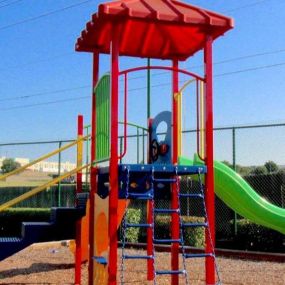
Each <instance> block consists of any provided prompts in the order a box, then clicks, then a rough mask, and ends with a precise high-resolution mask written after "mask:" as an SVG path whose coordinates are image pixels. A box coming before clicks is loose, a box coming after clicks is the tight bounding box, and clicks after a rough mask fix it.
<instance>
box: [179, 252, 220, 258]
mask: <svg viewBox="0 0 285 285" xmlns="http://www.w3.org/2000/svg"><path fill="white" fill-rule="evenodd" d="M184 257H185V258H203V257H215V255H214V254H213V253H185V254H184Z"/></svg>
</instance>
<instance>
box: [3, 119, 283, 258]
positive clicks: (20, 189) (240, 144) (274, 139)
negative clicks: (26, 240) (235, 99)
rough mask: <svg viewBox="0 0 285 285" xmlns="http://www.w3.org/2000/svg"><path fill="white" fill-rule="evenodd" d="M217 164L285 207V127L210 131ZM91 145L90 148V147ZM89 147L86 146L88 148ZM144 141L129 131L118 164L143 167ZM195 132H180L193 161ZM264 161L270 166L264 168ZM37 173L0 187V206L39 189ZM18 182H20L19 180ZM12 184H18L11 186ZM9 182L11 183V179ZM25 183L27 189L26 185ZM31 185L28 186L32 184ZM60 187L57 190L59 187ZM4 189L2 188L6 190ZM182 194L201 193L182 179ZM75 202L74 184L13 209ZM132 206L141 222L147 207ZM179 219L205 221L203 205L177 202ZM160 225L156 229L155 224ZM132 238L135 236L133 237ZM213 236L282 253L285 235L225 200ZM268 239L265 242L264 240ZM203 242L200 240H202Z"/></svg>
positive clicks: (15, 149) (35, 149)
mask: <svg viewBox="0 0 285 285" xmlns="http://www.w3.org/2000/svg"><path fill="white" fill-rule="evenodd" d="M68 142H69V141H53V142H31V143H13V144H12V143H10V144H9V143H6V144H0V157H10V158H16V157H18V158H29V159H30V160H31V159H35V158H37V157H38V156H39V155H42V154H45V153H47V152H49V151H51V150H53V149H55V148H58V147H59V146H63V145H64V144H66V143H68ZM214 142H215V144H214V145H215V160H219V161H223V162H225V163H226V164H227V165H229V166H230V167H232V168H233V169H234V170H236V171H237V172H238V173H239V174H240V175H241V176H242V177H243V178H244V179H245V180H246V181H247V182H248V183H249V184H250V185H251V187H252V188H253V189H254V190H255V191H256V192H257V193H258V194H259V195H260V196H262V197H263V198H264V199H266V200H268V201H269V202H271V203H273V204H274V205H276V206H278V207H282V208H285V174H284V173H285V171H284V169H285V153H284V152H283V151H282V149H283V144H284V142H285V124H272V125H256V126H235V127H226V128H216V129H215V131H214ZM89 147H90V145H89ZM89 147H88V148H89ZM119 147H120V152H121V153H123V150H124V144H123V138H122V137H121V138H119ZM147 149H148V140H147V132H146V131H145V130H143V129H141V128H140V129H137V130H136V131H135V132H129V136H128V149H127V154H126V156H125V157H124V158H123V159H122V160H121V162H122V163H147ZM196 149H197V145H196V131H195V130H185V131H184V132H183V153H184V156H187V157H189V158H193V156H194V154H195V153H196ZM75 154H76V151H75V150H74V149H73V150H68V151H66V152H64V153H62V154H61V155H57V156H56V157H54V158H53V159H52V160H48V161H50V162H57V166H59V165H63V164H64V163H66V162H71V163H74V164H75V161H76V157H75ZM84 157H86V159H85V160H86V161H88V160H90V158H89V157H88V151H87V152H85V153H84ZM267 162H273V163H269V164H267V165H266V163H267ZM62 172H64V170H61V171H59V168H57V169H56V170H55V171H54V175H59V174H60V173H62ZM39 173H41V170H40V169H39V171H38V172H37V173H36V172H34V174H36V175H34V176H33V177H32V179H31V180H32V181H31V180H30V181H28V182H27V181H26V182H25V181H24V182H23V181H22V180H21V179H22V178H21V176H16V177H15V178H14V179H15V180H14V183H16V182H17V183H16V186H15V185H14V186H11V185H9V180H7V183H8V184H7V185H6V186H3V185H0V186H1V188H2V189H1V195H0V203H4V202H5V201H8V200H9V199H11V198H13V197H15V196H18V195H19V194H21V193H24V192H26V191H28V190H29V189H31V188H32V186H31V185H38V184H39V183H40V182H42V180H44V179H51V177H50V176H49V174H47V175H46V177H45V178H43V177H42V176H40V175H39ZM87 176H88V173H86V175H83V181H84V185H85V191H88V188H89V183H88V182H89V181H88V179H87V178H86V177H87ZM17 179H18V181H17ZM15 181H16V182H15ZM10 183H12V182H11V181H10ZM25 184H26V185H25ZM30 184H31V185H30ZM58 186H59V187H58ZM5 187H6V189H5ZM180 189H181V191H182V192H186V191H191V192H192V193H195V192H197V191H199V185H198V183H197V178H195V177H186V178H184V179H182V180H181V185H180ZM74 199H75V185H72V184H68V185H64V184H60V185H57V186H53V187H51V188H50V189H47V190H46V191H44V192H42V193H40V194H38V195H36V196H35V197H32V198H30V199H29V200H27V201H24V202H22V203H21V204H19V205H17V207H51V206H68V207H69V206H70V207H71V206H73V205H74ZM169 206H170V205H169V201H167V200H159V201H156V207H158V208H159V207H161V208H167V207H169ZM130 208H133V209H138V210H139V211H140V219H142V220H144V219H145V218H146V214H145V213H146V205H145V203H142V202H139V201H132V203H131V205H130ZM181 209H182V216H183V217H186V216H190V217H194V219H196V220H201V219H203V207H202V205H201V204H199V203H197V202H196V201H193V199H192V200H191V199H184V200H183V201H181ZM156 223H157V225H158V227H157V228H158V231H157V232H156V235H157V237H159V236H160V237H165V236H167V235H169V233H170V221H169V220H168V218H166V217H165V218H163V217H162V218H161V219H156ZM159 224H160V225H159ZM138 231H140V233H139V235H138V236H137V237H135V238H134V237H132V240H133V241H140V242H145V239H146V234H145V232H144V231H143V230H138ZM133 236H136V235H133ZM195 236H198V238H197V239H198V241H190V240H189V242H188V243H189V244H191V245H193V244H194V245H197V244H198V245H201V241H203V234H200V233H197V234H195ZM216 237H217V246H220V247H232V248H233V247H235V248H244V249H257V250H259V249H265V250H269V251H279V252H284V245H283V240H284V236H283V235H281V234H279V233H277V232H276V231H273V230H272V231H271V230H268V229H266V228H264V227H262V226H259V225H256V224H254V223H252V222H249V221H247V220H246V219H244V218H243V217H241V216H239V215H238V214H236V213H235V212H234V211H233V210H232V209H230V208H229V207H227V206H226V205H225V204H224V202H223V201H221V200H220V199H219V198H216ZM265 239H266V241H264V240H265ZM202 243H203V242H202Z"/></svg>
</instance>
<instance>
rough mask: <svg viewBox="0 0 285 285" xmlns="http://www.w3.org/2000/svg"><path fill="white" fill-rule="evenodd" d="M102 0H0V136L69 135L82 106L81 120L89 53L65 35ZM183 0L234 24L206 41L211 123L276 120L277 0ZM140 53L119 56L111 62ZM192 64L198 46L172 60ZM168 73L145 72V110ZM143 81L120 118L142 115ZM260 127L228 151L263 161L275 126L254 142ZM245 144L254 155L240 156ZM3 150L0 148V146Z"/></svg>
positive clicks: (280, 11) (280, 50) (2, 139)
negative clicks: (210, 48)
mask: <svg viewBox="0 0 285 285" xmlns="http://www.w3.org/2000/svg"><path fill="white" fill-rule="evenodd" d="M102 2H103V1H95V0H94V1H92V0H91V1H90V0H89V1H88V0H85V1H83V0H76V1H75V0H70V1H66V0H65V1H63V0H58V1H55V0H1V1H0V15H1V16H0V35H1V40H0V58H1V59H0V62H1V65H0V129H1V133H0V143H7V142H20V141H42V140H64V139H71V138H74V137H75V136H76V118H77V115H78V114H82V115H84V118H85V123H86V124H88V123H90V111H91V107H90V103H91V78H92V74H91V71H92V65H91V63H92V58H91V55H90V54H88V53H78V52H75V50H74V45H75V42H76V39H77V37H78V36H79V35H80V32H81V31H82V30H83V29H84V27H85V24H86V22H87V21H89V20H90V19H91V15H92V14H93V13H95V12H96V10H97V6H98V4H99V3H102ZM184 2H187V3H189V4H194V5H197V6H201V7H203V8H207V9H210V10H214V11H216V12H219V13H223V14H225V15H228V16H231V17H233V18H234V21H235V27H234V29H233V30H231V31H229V32H228V33H226V34H225V36H224V37H221V38H219V39H217V40H216V42H215V44H214V63H215V65H214V112H215V115H214V125H215V126H216V127H220V126H232V125H244V124H250V125H251V124H259V123H276V122H278V123H283V122H285V118H284V106H285V96H284V90H285V80H284V77H285V36H284V29H283V26H284V19H285V1H280V0H263V1H257V0H240V1H229V0H217V1H206V0H200V1H199V0H191V1H189V0H185V1H184ZM145 63H146V61H145V60H134V59H130V58H123V59H122V60H121V63H120V67H121V68H122V69H123V68H126V67H129V66H136V65H144V64H145ZM155 63H158V62H157V61H155ZM166 63H167V62H163V63H162V64H166ZM200 64H201V55H199V54H198V55H197V56H195V57H193V58H190V59H189V60H188V61H187V62H183V63H181V67H183V68H189V69H190V68H191V67H192V70H193V71H195V72H197V73H199V72H201V68H200V67H199V65H200ZM108 70H109V58H108V56H102V57H101V66H100V73H101V74H103V73H104V72H107V71H108ZM167 79H168V77H167V75H160V74H153V76H152V80H151V83H152V85H153V88H152V97H153V99H152V100H153V101H152V115H153V116H155V115H156V114H157V113H158V112H159V111H161V110H163V109H169V108H170V100H169V101H168V100H161V97H160V96H159V95H157V94H161V93H163V92H165V93H167V92H168V91H167V90H166V89H167V88H164V87H159V86H158V87H157V86H156V85H159V84H161V83H165V82H167ZM132 84H133V86H134V87H133V89H136V88H138V87H141V88H143V87H145V81H144V80H139V79H133V81H132ZM135 87H136V88H135ZM130 88H131V87H130ZM144 91H145V90H144V89H141V90H134V91H133V92H132V93H131V92H130V104H129V105H130V118H129V119H130V120H131V121H132V122H134V123H138V124H141V125H146V120H145V116H146V115H145V114H146V111H145V100H144V98H145V97H144V96H145V95H144V94H145V92H144ZM138 98H140V99H138ZM137 105H139V107H138V106H137ZM192 107H194V106H192ZM138 109H140V110H142V111H140V112H138ZM189 112H191V108H190V109H189ZM184 123H185V124H184V127H185V128H192V127H193V126H194V125H195V123H194V122H191V121H190V122H188V121H186V122H184ZM282 131H283V132H284V130H282ZM263 134H264V132H263ZM259 137H260V134H259V133H258V132H256V135H255V133H254V132H253V133H250V134H245V133H244V134H240V136H239V150H237V151H238V153H239V155H240V161H241V162H242V163H244V164H252V163H254V162H257V163H262V162H263V161H264V160H266V159H267V156H262V159H260V161H259V160H258V157H259V158H260V157H261V153H263V152H264V148H266V147H269V148H272V152H273V150H274V149H275V150H276V149H279V148H280V151H279V152H281V149H282V143H283V142H284V136H282V134H281V132H280V134H279V133H278V135H276V137H277V139H274V137H273V138H272V137H271V136H270V135H266V136H263V139H262V143H260V142H259V139H258V138H259ZM226 140H227V143H224V139H223V137H222V136H221V137H220V138H218V139H217V143H218V145H223V144H224V145H228V147H227V149H228V148H229V151H227V154H226V155H223V149H222V148H219V147H217V153H219V157H221V159H222V158H228V157H229V159H230V158H231V154H230V147H231V140H230V138H227V139H226ZM272 141H273V143H272ZM276 143H277V144H278V145H276ZM249 149H252V151H249ZM244 150H246V151H244ZM248 151H249V154H248V153H247V152H248ZM252 152H255V153H256V155H254V156H252V157H253V158H252V159H249V157H250V156H251V155H252ZM3 153H4V154H5V151H4V152H2V153H1V150H0V156H1V155H2V154H3ZM242 153H243V154H242ZM244 153H246V155H244ZM267 153H271V150H269V151H268V152H267ZM274 153H275V155H270V156H269V158H270V157H273V159H275V160H278V163H280V164H285V157H284V156H282V155H279V154H278V153H277V152H276V151H275V152H274ZM19 155H20V154H19ZM22 156H24V154H23V155H22Z"/></svg>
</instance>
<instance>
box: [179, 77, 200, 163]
mask: <svg viewBox="0 0 285 285" xmlns="http://www.w3.org/2000/svg"><path fill="white" fill-rule="evenodd" d="M194 82H196V114H197V119H196V123H197V127H196V132H197V154H198V156H199V158H200V159H202V160H204V159H205V146H206V143H205V139H206V138H205V93H204V84H205V82H204V80H202V79H200V78H198V77H196V78H193V79H190V80H187V81H186V82H185V83H184V84H183V86H182V87H181V88H180V90H179V91H178V92H177V93H176V94H174V98H175V100H176V101H177V103H178V114H177V116H178V120H177V121H178V153H179V155H182V98H183V92H184V90H185V89H186V88H187V87H188V86H189V85H190V84H191V83H194Z"/></svg>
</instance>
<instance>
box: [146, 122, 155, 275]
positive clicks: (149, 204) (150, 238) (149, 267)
mask: <svg viewBox="0 0 285 285" xmlns="http://www.w3.org/2000/svg"><path fill="white" fill-rule="evenodd" d="M151 129H152V119H150V118H148V130H149V140H148V158H147V162H148V163H151V158H150V151H151V149H150V145H151V140H152V138H151ZM152 213H153V201H150V200H148V201H147V223H148V224H153V225H154V220H153V214H152ZM146 234H147V244H146V246H147V255H152V254H153V251H154V244H153V227H150V228H147V233H146ZM153 279H154V260H153V259H148V260H147V280H153Z"/></svg>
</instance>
